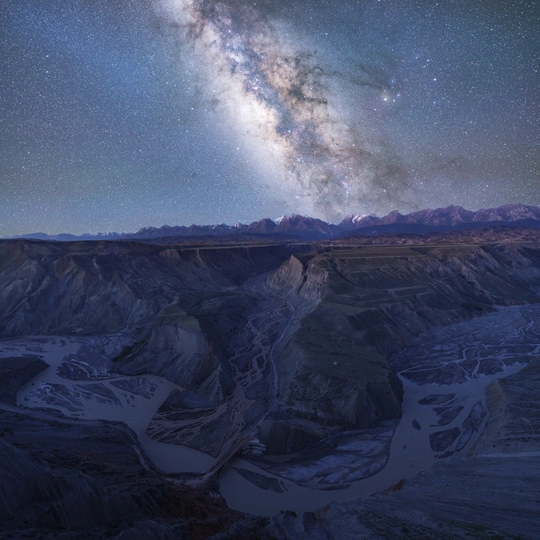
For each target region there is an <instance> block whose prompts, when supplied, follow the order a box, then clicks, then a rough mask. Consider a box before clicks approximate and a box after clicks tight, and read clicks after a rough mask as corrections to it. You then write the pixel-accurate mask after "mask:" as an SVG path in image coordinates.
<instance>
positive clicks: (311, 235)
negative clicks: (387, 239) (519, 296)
mask: <svg viewBox="0 0 540 540" xmlns="http://www.w3.org/2000/svg"><path fill="white" fill-rule="evenodd" d="M497 225H501V226H507V227H523V228H531V229H540V207H539V206H528V205H525V204H506V205H504V206H499V207H497V208H487V209H481V210H478V211H472V210H466V209H465V208H462V207H461V206H454V205H451V206H448V207H446V208H436V209H426V210H419V211H416V212H411V213H410V214H400V213H399V212H398V211H397V210H394V211H393V212H390V213H389V214H387V215H386V216H383V217H378V216H375V215H349V216H347V217H345V218H344V219H343V220H342V221H341V222H340V223H337V224H334V223H326V222H325V221H323V220H321V219H318V218H312V217H308V216H301V215H298V214H292V215H289V216H282V217H280V218H278V219H276V220H272V219H269V218H265V219H261V220H259V221H254V222H253V223H250V224H244V223H237V224H235V225H226V224H224V223H220V224H217V225H190V226H183V225H176V226H169V225H164V226H163V227H144V228H142V229H139V230H138V231H137V232H135V233H115V232H111V233H97V234H82V235H80V236H76V235H72V234H67V233H62V234H57V235H48V234H46V233H30V234H25V235H21V236H17V237H16V238H33V239H38V240H57V241H75V240H155V239H158V238H165V237H167V238H171V237H187V238H191V237H198V236H206V237H208V236H210V237H212V236H215V237H220V236H230V235H237V234H242V235H256V236H269V237H272V236H273V237H275V238H284V237H295V238H301V239H304V240H320V239H325V238H336V237H344V236H350V235H355V234H361V235H364V236H379V235H381V234H387V233H396V234H425V233H428V232H446V231H449V230H452V229H456V230H465V229H476V228H480V227H485V226H497Z"/></svg>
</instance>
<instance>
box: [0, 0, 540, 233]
mask: <svg viewBox="0 0 540 540" xmlns="http://www.w3.org/2000/svg"><path fill="white" fill-rule="evenodd" d="M0 15H1V17H0V23H1V28H2V32H1V35H0V40H1V41H0V43H1V53H2V54H1V55H0V137H1V139H0V236H6V235H16V234H23V233H28V232H35V231H43V232H47V233H50V234H54V233H58V232H70V233H74V234H80V233H83V232H98V231H117V232H123V231H136V230H138V229H139V228H141V227H144V226H162V225H164V224H168V225H189V224H191V223H197V224H212V223H221V222H225V223H230V224H232V223H235V222H238V221H242V222H251V221H255V220H257V219H261V218H263V217H271V218H276V217H278V216H280V215H283V214H290V213H300V214H304V215H311V216H314V217H320V218H322V219H325V220H327V221H334V222H335V221H339V220H340V219H341V218H343V217H344V216H345V215H347V214H353V213H354V214H367V213H375V214H378V215H383V214H386V213H388V212H390V211H391V210H394V209H398V210H399V211H401V212H410V211H414V210H418V209H421V208H428V207H431V208H434V207H440V206H448V205H449V204H456V205H460V206H463V207H465V208H469V209H478V208H486V207H492V206H499V205H502V204H506V203H511V202H522V203H525V204H535V205H538V204H540V74H539V70H540V2H538V1H537V0H507V1H501V0H475V1H470V0H440V1H433V0H430V1H428V0H359V1H349V0H343V1H340V2H336V1H326V0H286V1H285V0H254V1H251V2H248V1H245V0H221V1H219V0H70V1H69V2H68V1H66V0H4V1H3V2H2V3H1V4H0Z"/></svg>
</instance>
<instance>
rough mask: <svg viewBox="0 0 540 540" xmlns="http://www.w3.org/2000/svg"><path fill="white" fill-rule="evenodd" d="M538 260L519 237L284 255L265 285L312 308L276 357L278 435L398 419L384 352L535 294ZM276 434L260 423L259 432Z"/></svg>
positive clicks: (397, 391) (396, 392) (397, 397)
mask: <svg viewBox="0 0 540 540" xmlns="http://www.w3.org/2000/svg"><path fill="white" fill-rule="evenodd" d="M538 257H539V251H538V250H537V249H535V248H531V247H525V246H520V245H516V244H500V245H485V246H474V245H469V246H464V245H435V246H415V247H405V246H384V247H374V246H369V247H364V248H356V249H355V248H352V249H349V248H347V249H342V250H340V249H332V248H327V249H326V250H325V251H324V252H323V253H316V252H315V253H311V254H304V255H300V256H298V257H291V258H290V259H289V260H287V261H286V262H284V263H283V264H282V266H281V267H280V268H279V269H278V270H277V271H276V272H274V273H272V274H271V275H270V276H269V277H268V278H267V284H268V285H269V286H270V287H272V288H273V289H274V290H278V291H280V293H281V294H285V295H288V296H289V297H290V298H291V299H303V300H310V301H311V302H312V308H311V310H310V311H308V313H307V314H305V315H304V316H303V317H301V320H300V321H299V323H298V325H297V328H296V329H295V331H294V333H293V334H292V336H291V338H290V340H289V342H288V343H287V345H286V346H285V347H284V348H283V350H282V351H281V354H280V355H278V367H279V371H280V381H281V386H280V396H279V405H278V407H277V408H276V410H275V412H274V414H273V419H272V420H273V422H274V423H276V422H278V423H279V432H280V440H283V441H287V440H289V439H290V438H291V437H296V438H298V430H302V432H303V433H305V435H304V439H305V440H309V439H310V437H312V436H315V437H319V438H322V436H323V435H324V433H326V432H328V431H329V430H330V431H331V430H332V429H336V428H345V427H347V428H351V427H367V426H371V425H373V424H374V423H375V422H377V421H380V420H385V419H389V418H395V417H399V416H400V401H401V395H402V390H401V384H400V382H399V380H398V379H397V376H396V375H395V373H394V372H393V370H392V368H391V366H390V365H389V362H388V358H389V356H390V355H391V354H392V353H394V352H396V351H398V350H400V349H402V348H403V347H404V346H405V345H406V344H407V343H408V342H409V341H410V339H411V338H412V337H413V336H417V335H419V334H421V333H423V332H426V331H428V330H429V329H430V328H431V327H433V326H438V325H445V324H450V323H452V322H457V321H460V320H463V319H467V318H471V317H474V316H478V315H480V314H482V313H485V312H487V311H489V310H491V309H493V306H494V305H496V304H499V305H509V304H515V303H516V304H517V303H527V302H531V301H537V298H538V297H537V294H536V291H537V290H539V286H540V264H539V258H538ZM287 430H288V431H287ZM274 431H275V427H273V426H266V427H265V430H263V439H264V435H265V433H268V434H270V433H273V432H274ZM284 444H285V443H284ZM282 450H284V448H282ZM276 452H277V453H278V450H277V449H276Z"/></svg>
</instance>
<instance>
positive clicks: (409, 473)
mask: <svg viewBox="0 0 540 540" xmlns="http://www.w3.org/2000/svg"><path fill="white" fill-rule="evenodd" d="M539 316H540V307H537V306H525V307H508V308H502V309H500V310H499V311H497V312H496V313H493V314H490V315H487V316H485V317H482V318H478V319H474V320H472V321H467V322H463V323H458V324H454V325H451V326H447V327H443V328H438V329H435V330H434V331H433V332H432V333H430V334H429V335H426V336H422V338H421V339H420V340H418V341H417V342H415V343H412V344H411V345H410V346H409V347H408V348H407V349H405V350H404V351H403V352H401V353H400V354H399V355H396V357H395V358H393V359H392V361H393V363H394V365H395V366H396V367H397V369H398V372H399V376H400V378H401V380H402V382H403V386H404V391H405V393H404V401H403V405H402V409H403V416H402V418H401V421H400V423H399V425H398V427H397V429H396V431H395V433H394V436H393V438H392V443H391V448H390V456H389V460H388V463H387V464H386V466H385V467H384V468H383V469H382V470H381V471H380V472H379V473H377V474H375V475H373V476H371V477H369V478H365V479H363V480H359V481H357V482H354V483H351V484H349V485H347V486H341V487H342V489H338V490H335V489H331V490H328V489H327V488H328V487H331V486H320V485H319V486H310V487H304V486H300V485H297V484H296V483H294V482H291V481H288V480H286V479H283V478H280V477H276V476H274V475H272V474H270V473H268V472H266V471H263V470H262V469H260V468H258V467H256V466H255V465H254V464H252V463H250V462H248V461H246V460H244V459H234V460H232V461H231V462H230V463H228V464H227V466H226V467H225V468H224V469H223V471H222V474H221V476H220V490H221V494H222V495H223V497H224V498H225V499H226V501H227V504H228V505H229V506H230V507H231V508H233V509H236V510H240V511H243V512H249V513H252V514H257V515H265V516H271V515H274V514H276V513H278V512H279V511H281V510H293V511H296V512H303V511H309V510H314V509H315V508H317V507H319V506H322V505H324V504H327V503H328V502H331V501H342V500H347V499H352V498H357V497H361V496H365V495H368V494H370V493H373V492H377V491H382V490H385V489H387V488H389V487H390V486H392V485H395V484H396V483H398V482H399V481H400V480H402V479H409V478H412V477H413V476H414V475H415V474H417V473H418V472H419V471H422V470H425V469H427V468H429V467H431V466H432V465H433V464H434V463H436V462H437V461H440V460H441V459H444V458H445V456H446V455H447V454H449V453H453V454H454V455H455V454H456V453H457V455H459V454H463V453H464V452H466V451H468V450H469V449H470V448H471V447H472V446H473V445H474V444H475V442H476V440H477V439H478V437H479V436H480V435H481V432H482V431H483V429H484V427H485V425H486V422H487V421H488V414H485V416H483V417H482V415H480V416H479V417H478V422H477V423H478V425H477V426H476V430H472V431H471V437H470V438H469V439H468V440H467V441H466V444H463V438H462V433H463V432H464V431H465V429H464V426H465V425H466V424H467V423H469V425H471V422H470V421H467V417H468V416H469V414H470V412H471V410H472V408H473V406H476V408H475V410H476V411H480V412H481V411H482V409H485V410H486V409H487V407H486V403H485V399H486V398H485V389H486V387H487V385H488V384H490V383H491V382H492V381H494V380H496V379H498V378H500V377H504V376H507V375H511V374H513V373H516V372H518V371H519V370H520V369H522V367H523V366H524V365H526V363H527V362H528V361H529V359H530V358H531V357H533V356H537V355H538V354H539V352H540V346H539V344H540V324H536V322H535V321H536V320H540V317H539ZM79 346H80V345H79V343H77V341H76V338H69V339H66V338H59V337H51V338H48V337H47V338H43V337H40V338H26V339H18V340H5V341H3V342H0V355H2V356H17V355H24V354H39V355H40V356H42V357H43V359H44V360H45V362H47V363H48V364H49V366H50V367H49V368H47V369H46V370H45V371H43V372H42V373H40V374H39V375H38V376H37V377H35V378H34V379H33V380H32V381H30V382H29V383H28V384H26V385H25V386H24V387H23V388H21V389H20V391H19V393H18V396H17V402H18V404H20V405H23V406H25V407H30V408H44V407H48V408H53V409H56V410H59V411H61V412H62V413H63V414H64V415H66V416H68V417H71V418H81V419H87V420H101V419H103V420H116V421H122V422H124V423H125V424H127V425H128V426H129V427H130V428H131V429H132V430H133V431H134V432H135V433H136V435H137V436H138V438H139V441H140V443H141V446H142V448H143V449H144V451H145V453H146V455H147V457H148V458H149V459H150V460H151V461H152V462H153V463H154V465H155V466H156V467H158V468H159V469H161V470H163V471H165V472H168V473H188V472H189V473H203V472H205V471H207V470H208V469H209V468H210V467H211V466H212V465H213V463H214V461H215V460H214V458H212V457H211V456H209V455H208V454H205V453H203V452H200V451H197V450H194V449H191V448H189V447H185V446H179V445H171V444H165V443H160V442H156V441H153V440H151V439H150V438H149V437H148V436H147V435H145V432H146V429H147V427H148V424H149V422H150V420H151V419H152V417H153V416H154V414H155V413H156V411H157V410H158V408H159V407H160V405H161V404H162V403H163V401H164V400H165V399H166V398H167V396H168V395H169V393H170V392H171V391H172V390H173V389H176V388H178V387H177V386H175V385H174V384H172V383H170V382H168V381H166V380H165V379H162V378H160V377H156V376H153V375H144V376H137V377H127V376H112V375H110V374H107V372H106V371H103V370H101V371H99V370H96V369H95V368H94V367H93V366H90V365H88V364H85V363H84V362H80V361H79V362H78V365H77V368H78V371H77V372H76V373H78V377H79V380H71V378H65V377H63V376H61V375H60V374H59V373H58V368H59V367H60V366H62V364H63V363H64V369H63V370H61V373H62V374H64V375H65V373H66V372H69V370H67V369H66V365H65V360H64V359H65V357H66V356H68V355H71V354H73V353H75V352H76V351H77V348H78V347H79ZM81 370H82V371H81ZM73 373H74V372H73V371H72V375H70V377H74V376H75V375H73ZM81 374H83V375H84V377H82V378H83V379H84V380H81ZM433 396H439V398H436V397H433ZM441 396H442V397H441ZM445 396H446V397H445ZM449 396H450V397H449ZM426 398H427V401H434V400H435V401H436V400H437V399H438V400H439V401H442V400H445V399H446V400H447V401H446V403H442V404H436V403H428V404H421V403H420V402H421V401H424V402H425V401H426ZM445 406H446V407H452V408H453V411H454V413H455V417H454V418H452V414H449V415H448V416H447V417H446V422H447V423H446V425H439V424H440V422H441V416H440V414H438V413H441V410H439V411H436V409H437V408H441V407H445ZM442 412H444V411H442ZM447 412H448V409H447ZM450 412H452V411H450ZM413 423H415V424H416V426H417V427H418V425H419V426H420V429H415V427H414V426H413ZM447 430H448V431H449V432H450V433H453V434H457V435H456V437H454V439H453V440H450V439H452V437H449V439H448V440H446V443H448V442H449V441H450V442H449V444H447V445H446V444H443V445H442V446H447V447H446V448H435V449H434V448H433V447H432V445H431V439H430V436H433V435H434V434H436V433H439V432H442V431H447ZM452 430H453V431H452ZM458 431H459V433H458ZM460 438H461V440H460ZM443 442H444V441H443ZM460 445H461V446H462V448H460ZM237 468H241V469H245V470H248V471H251V472H252V473H255V474H256V475H259V476H258V477H257V478H258V480H257V481H256V482H255V483H254V482H252V481H250V480H248V479H246V478H245V476H243V475H241V474H240V473H238V472H237V470H236V469H237ZM272 479H273V480H272Z"/></svg>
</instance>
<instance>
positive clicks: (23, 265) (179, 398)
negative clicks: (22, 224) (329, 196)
mask: <svg viewBox="0 0 540 540" xmlns="http://www.w3.org/2000/svg"><path fill="white" fill-rule="evenodd" d="M539 293H540V232H539V231H536V230H534V229H523V228H519V227H512V228H504V227H502V228H494V227H480V228H475V229H473V230H452V231H449V232H430V233H429V234H423V235H416V234H411V235H406V234H402V233H391V234H386V235H383V236H377V237H372V236H359V235H353V236H348V237H345V238H339V239H338V238H327V239H319V240H308V239H305V238H304V239H302V238H281V239H276V238H274V237H273V238H267V239H264V238H263V237H261V236H258V237H257V238H246V237H244V236H238V235H229V236H227V235H224V236H222V237H220V238H211V239H205V238H200V239H191V240H189V241H187V240H185V239H177V240H176V241H175V240H174V238H173V237H169V238H167V239H166V240H163V241H160V240H159V239H155V240H153V241H152V242H140V241H136V240H134V239H129V240H127V239H124V240H98V241H67V242H51V241H39V240H32V239H13V240H2V241H0V305H1V306H2V309H1V311H0V338H1V341H0V370H1V372H2V378H1V386H0V401H1V403H0V414H1V416H2V426H4V427H3V428H2V429H3V431H2V435H3V436H2V438H1V439H0V452H1V454H2V456H3V457H4V459H2V460H1V462H0V463H1V464H0V478H1V479H2V484H3V485H9V486H12V487H13V489H11V488H10V489H9V490H6V492H5V494H4V495H2V501H1V505H0V524H1V525H0V527H1V528H2V529H1V530H2V531H3V532H4V533H5V534H8V533H9V532H10V531H15V530H16V531H18V532H17V534H18V535H19V537H26V536H28V537H31V536H35V534H36V531H39V533H40V534H51V535H56V536H58V537H62V536H61V535H62V534H64V535H71V536H65V538H86V537H88V534H89V533H88V531H91V535H92V537H96V538H100V537H103V538H124V539H125V538H136V537H141V535H143V536H144V537H147V538H169V537H170V538H182V537H184V536H185V537H188V538H210V537H214V538H223V539H225V538H250V537H252V538H272V537H276V538H299V537H309V538H349V537H350V538H358V537H362V536H359V535H364V537H366V538H370V537H374V538H375V537H384V536H385V535H386V537H388V536H391V537H396V538H400V537H402V538H411V537H412V538H415V537H424V538H444V537H448V538H455V537H464V538H474V537H491V536H490V535H492V534H499V535H502V536H503V537H512V535H514V537H522V538H533V537H534V534H535V531H536V528H537V526H538V520H537V518H536V517H535V516H536V515H539V514H540V497H539V491H540V488H538V485H540V484H539V483H538V471H539V470H540V467H538V465H540V462H539V460H540V440H539V437H538V433H539V428H540V417H539V416H538V413H537V407H536V405H535V404H536V403H537V402H538V401H537V400H538V397H539V390H538V389H539V386H538V385H539V384H540V379H539V376H538V373H539V366H538V352H539V349H538V347H540V341H539V339H538V338H539V336H540V328H538V327H537V326H538V325H537V322H536V321H537V320H538V315H539V314H540V306H539V305H538V300H539ZM411 455H412V457H410V456H411ZM501 478H504V482H501V480H500V479H501ZM487 499H489V503H487V502H486V500H487ZM256 516H259V517H256ZM85 535H86V536H85ZM130 535H131V536H130ZM445 535H446V536H445ZM482 535H483V536H482ZM53 537H54V536H53Z"/></svg>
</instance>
